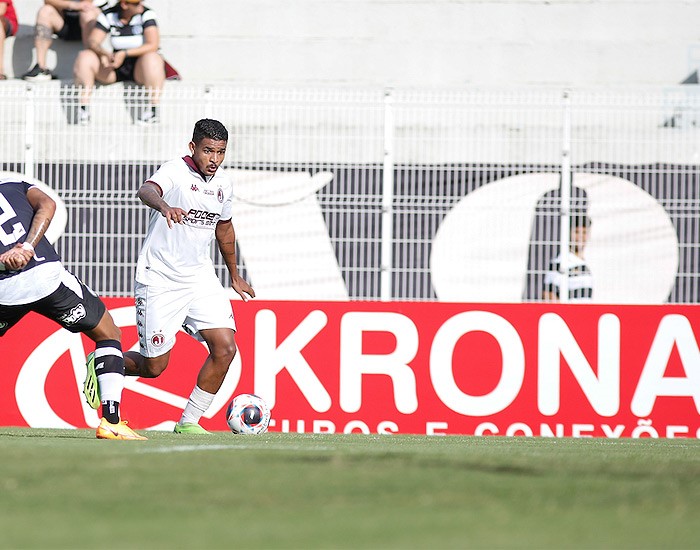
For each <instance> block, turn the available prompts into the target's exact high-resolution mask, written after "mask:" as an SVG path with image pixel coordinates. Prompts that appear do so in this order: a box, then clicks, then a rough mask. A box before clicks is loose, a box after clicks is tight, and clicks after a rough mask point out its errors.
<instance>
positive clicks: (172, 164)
mask: <svg viewBox="0 0 700 550" xmlns="http://www.w3.org/2000/svg"><path fill="white" fill-rule="evenodd" d="M227 143H228V132H227V130H226V128H225V127H224V125H223V124H221V123H220V122H219V121H217V120H212V119H203V120H200V121H198V122H197V123H196V124H195V126H194V131H193V134H192V141H191V142H190V144H189V148H190V152H191V155H190V156H186V157H183V158H178V159H174V160H171V161H169V162H166V163H165V164H163V165H162V166H161V167H160V168H159V169H158V170H157V171H156V172H155V174H153V176H151V177H150V178H149V179H148V180H147V181H146V182H145V183H144V184H143V185H142V186H141V187H140V188H139V190H138V197H139V199H141V201H142V202H143V203H144V204H146V205H147V206H149V207H151V208H152V209H153V211H152V212H151V217H150V220H149V225H148V232H147V234H146V239H145V240H144V243H143V246H142V248H141V253H140V254H139V259H138V264H137V266H136V284H135V298H136V322H137V328H138V335H139V345H140V353H136V352H132V351H130V352H126V353H125V354H124V361H125V368H126V374H127V375H132V376H143V377H146V378H155V377H157V376H159V375H160V374H161V373H162V372H163V371H164V370H165V368H166V367H167V366H168V361H169V359H170V352H171V350H172V348H173V346H174V345H175V338H176V336H177V333H178V331H179V330H180V328H184V329H185V331H186V332H188V333H189V334H190V335H192V336H193V337H195V338H197V339H198V340H200V341H204V342H206V343H207V346H208V348H209V356H208V357H207V358H206V360H205V361H204V365H203V366H202V368H201V370H200V371H199V375H198V376H197V383H196V385H195V387H194V389H193V390H192V394H191V395H190V398H189V400H188V402H187V405H186V407H185V410H184V411H183V413H182V417H181V418H180V421H179V422H178V423H177V424H176V425H175V430H174V431H175V433H180V434H206V433H208V432H207V431H206V430H205V429H204V428H202V427H201V426H200V425H199V420H200V418H201V417H202V415H203V414H204V412H205V411H206V410H207V409H208V408H209V405H211V402H212V401H213V400H214V396H215V395H216V392H217V391H219V388H220V387H221V384H222V383H223V381H224V377H225V376H226V372H227V371H228V367H229V365H230V364H231V361H233V358H234V356H235V355H236V341H235V331H236V324H235V321H234V318H233V310H232V309H231V302H230V300H229V298H228V296H227V294H226V291H225V290H224V288H223V286H222V285H221V282H220V281H219V278H218V277H217V275H216V272H215V271H214V263H213V261H212V258H211V254H210V245H211V242H212V240H213V239H214V238H216V242H217V244H218V246H219V250H220V251H221V255H222V257H223V259H224V262H226V266H227V267H228V271H229V273H230V275H231V287H232V288H233V289H234V290H235V291H236V292H237V293H238V295H239V296H240V297H241V298H242V299H243V300H244V301H248V299H249V297H251V298H252V297H255V292H254V291H253V289H252V288H251V286H250V285H249V284H248V283H247V282H246V281H245V280H244V279H243V278H242V277H241V276H240V275H239V273H238V268H237V267H236V249H235V243H236V235H235V231H234V228H233V224H232V222H231V200H232V197H233V188H232V184H231V180H230V179H229V178H228V177H227V176H226V175H224V174H223V173H221V172H218V168H219V166H220V165H221V163H222V162H223V160H224V156H225V154H226V146H227Z"/></svg>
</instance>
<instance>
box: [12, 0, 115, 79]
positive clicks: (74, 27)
mask: <svg viewBox="0 0 700 550" xmlns="http://www.w3.org/2000/svg"><path fill="white" fill-rule="evenodd" d="M109 3H110V2H109V0H44V5H43V6H41V8H39V12H38V13H37V16H36V27H34V50H35V51H36V63H35V64H34V66H33V67H32V68H31V69H29V71H27V72H26V73H24V74H23V75H22V78H23V79H24V80H29V81H31V82H45V81H49V80H51V79H52V78H54V75H53V74H52V73H51V71H50V70H49V69H48V67H47V64H46V56H47V54H48V52H49V48H50V47H51V42H52V41H53V37H54V34H55V35H56V36H58V38H60V39H62V40H68V41H73V40H82V41H83V43H85V39H86V38H87V36H88V35H89V34H90V31H91V30H92V27H93V26H94V25H95V20H96V19H97V16H98V15H99V14H100V11H101V8H103V7H106V6H107V5H108V4H109Z"/></svg>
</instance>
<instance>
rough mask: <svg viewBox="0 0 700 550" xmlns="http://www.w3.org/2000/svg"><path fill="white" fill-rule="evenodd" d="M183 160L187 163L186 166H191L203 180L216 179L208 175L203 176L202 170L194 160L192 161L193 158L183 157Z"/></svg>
mask: <svg viewBox="0 0 700 550" xmlns="http://www.w3.org/2000/svg"><path fill="white" fill-rule="evenodd" d="M182 160H184V161H185V164H186V165H187V166H189V167H190V168H192V170H194V171H195V172H197V173H198V174H199V175H200V176H201V177H202V179H203V180H204V181H209V179H211V178H213V177H214V176H207V175H205V174H203V173H202V172H201V171H200V169H199V168H197V165H196V164H195V163H194V160H193V159H192V157H191V156H189V155H188V156H186V157H182Z"/></svg>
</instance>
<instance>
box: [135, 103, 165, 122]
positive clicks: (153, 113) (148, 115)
mask: <svg viewBox="0 0 700 550" xmlns="http://www.w3.org/2000/svg"><path fill="white" fill-rule="evenodd" d="M158 122H160V118H159V117H158V108H157V107H156V106H155V105H151V106H150V107H146V108H145V109H144V110H143V111H141V114H140V115H139V118H138V119H136V123H137V124H142V125H144V126H145V125H148V124H157V123H158Z"/></svg>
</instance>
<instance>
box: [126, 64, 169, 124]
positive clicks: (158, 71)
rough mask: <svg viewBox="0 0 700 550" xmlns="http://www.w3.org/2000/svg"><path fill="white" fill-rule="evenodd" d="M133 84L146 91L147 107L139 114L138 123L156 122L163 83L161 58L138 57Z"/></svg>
mask: <svg viewBox="0 0 700 550" xmlns="http://www.w3.org/2000/svg"><path fill="white" fill-rule="evenodd" d="M134 82H136V83H137V84H140V85H141V86H143V87H145V88H146V89H147V90H148V101H149V105H148V106H147V107H145V108H144V110H143V111H142V112H141V113H140V114H139V118H138V121H137V122H139V123H141V124H149V123H155V122H158V121H159V119H160V113H159V112H158V105H159V104H160V95H161V92H162V90H163V85H164V83H165V66H164V62H163V58H162V57H161V56H160V55H159V54H157V53H148V54H144V55H142V56H140V57H139V58H138V59H137V60H136V64H135V66H134Z"/></svg>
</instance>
